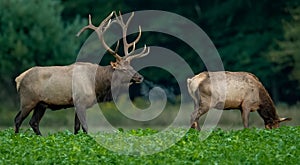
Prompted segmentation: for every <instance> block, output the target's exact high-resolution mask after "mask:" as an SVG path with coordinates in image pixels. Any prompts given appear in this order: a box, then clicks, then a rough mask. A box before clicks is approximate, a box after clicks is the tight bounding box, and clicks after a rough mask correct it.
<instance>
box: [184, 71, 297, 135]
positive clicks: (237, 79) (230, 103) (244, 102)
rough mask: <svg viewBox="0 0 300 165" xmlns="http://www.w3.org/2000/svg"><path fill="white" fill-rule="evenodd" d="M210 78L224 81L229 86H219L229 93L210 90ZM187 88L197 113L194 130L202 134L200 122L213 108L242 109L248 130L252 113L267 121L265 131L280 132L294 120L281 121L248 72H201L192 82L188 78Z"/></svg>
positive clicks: (193, 116) (269, 99) (193, 124)
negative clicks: (280, 125)
mask: <svg viewBox="0 0 300 165" xmlns="http://www.w3.org/2000/svg"><path fill="white" fill-rule="evenodd" d="M210 75H213V76H214V78H213V79H214V80H218V79H219V80H220V79H223V78H225V81H226V83H221V82H222V81H218V82H217V84H216V86H219V87H220V86H223V87H224V86H225V87H224V89H226V90H225V91H218V90H214V89H211V88H212V86H211V77H210ZM224 75H225V77H224ZM187 87H188V90H189V94H190V95H191V97H192V98H193V100H194V112H193V113H192V115H191V127H192V128H196V129H199V130H200V126H199V123H198V120H199V118H200V117H201V116H202V115H203V114H205V113H206V112H208V110H209V109H210V108H216V109H224V110H227V109H239V110H240V111H241V115H242V120H243V124H244V127H245V128H247V127H248V119H249V113H250V112H253V111H257V112H258V113H259V115H260V116H261V118H262V119H263V120H264V123H265V128H268V129H272V128H277V127H279V123H280V122H282V121H288V120H291V118H280V117H278V115H277V113H276V109H275V106H274V103H273V101H272V99H271V97H270V95H269V94H268V92H267V90H266V89H265V88H264V86H263V85H262V83H261V82H260V81H259V80H258V78H257V77H256V76H255V75H253V74H251V73H248V72H228V71H226V72H202V73H200V74H198V75H196V76H194V77H193V78H188V79H187ZM213 92H215V93H213ZM221 94H225V95H224V96H225V99H223V101H221V100H220V99H218V98H219V96H220V95H221ZM212 100H213V101H212ZM210 105H211V107H210Z"/></svg>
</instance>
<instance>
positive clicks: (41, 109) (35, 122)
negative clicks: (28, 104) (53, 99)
mask: <svg viewBox="0 0 300 165" xmlns="http://www.w3.org/2000/svg"><path fill="white" fill-rule="evenodd" d="M46 108H47V107H46V106H45V105H42V104H38V105H37V106H36V107H35V109H34V111H33V115H32V117H31V119H30V122H29V125H30V126H31V128H32V129H33V131H34V132H35V133H36V134H37V135H42V134H41V132H40V128H39V124H40V121H41V119H42V117H43V116H44V114H45V111H46Z"/></svg>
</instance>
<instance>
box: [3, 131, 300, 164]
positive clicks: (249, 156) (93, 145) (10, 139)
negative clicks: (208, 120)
mask: <svg viewBox="0 0 300 165" xmlns="http://www.w3.org/2000/svg"><path fill="white" fill-rule="evenodd" d="M173 131H174V132H176V131H178V130H177V129H174V130H173ZM22 132H23V133H20V134H14V131H13V129H6V130H2V131H0V164H33V163H36V164H74V163H75V164H207V163H208V164H239V163H240V164H271V163H272V164H273V163H274V162H276V163H278V164H283V163H284V164H297V163H298V156H299V155H300V150H299V147H300V145H299V144H300V143H299V135H300V126H296V127H287V126H284V127H281V128H278V129H273V130H265V129H256V128H253V129H243V130H231V131H224V130H221V129H217V130H214V131H213V132H212V134H211V135H210V136H209V137H208V138H207V139H206V140H204V141H200V140H199V135H200V133H201V132H198V131H195V130H190V131H189V132H188V133H186V134H185V136H184V137H183V138H182V139H181V140H180V141H178V142H177V143H176V144H174V145H173V146H172V147H171V148H169V149H167V150H165V151H162V152H158V153H156V154H152V155H147V156H131V155H122V154H120V153H115V152H112V151H110V150H107V149H106V148H104V147H102V146H101V145H99V144H98V143H97V142H96V141H95V140H94V139H93V138H92V137H91V136H90V135H87V134H84V133H82V132H81V133H79V134H78V135H73V134H72V133H71V132H70V131H64V132H58V133H55V134H49V135H48V136H45V137H43V136H36V135H34V134H33V132H32V131H31V130H28V131H26V130H23V131H22ZM156 133H158V131H156V130H152V129H137V130H128V131H126V130H122V131H119V132H115V133H103V132H100V133H99V136H103V138H106V139H105V140H109V138H111V137H112V136H129V135H130V136H150V135H153V134H156ZM162 138H163V137H162ZM166 140H167V139H166ZM145 146H147V145H145ZM120 147H121V146H120Z"/></svg>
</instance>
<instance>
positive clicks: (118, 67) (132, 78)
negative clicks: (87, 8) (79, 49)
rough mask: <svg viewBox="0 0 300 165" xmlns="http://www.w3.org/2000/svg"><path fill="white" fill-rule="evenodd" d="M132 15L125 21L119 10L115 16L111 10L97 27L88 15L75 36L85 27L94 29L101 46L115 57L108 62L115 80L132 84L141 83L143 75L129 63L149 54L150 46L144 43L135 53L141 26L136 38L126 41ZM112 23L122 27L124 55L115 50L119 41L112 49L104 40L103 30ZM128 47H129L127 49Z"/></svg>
mask: <svg viewBox="0 0 300 165" xmlns="http://www.w3.org/2000/svg"><path fill="white" fill-rule="evenodd" d="M113 16H115V19H114V20H112V19H111V18H112V17H113ZM133 16H134V13H132V14H131V16H130V17H129V18H128V20H127V21H126V22H124V20H123V17H122V15H121V12H119V16H117V14H116V12H115V11H113V12H112V13H111V14H110V15H109V16H108V17H106V18H105V19H104V20H103V21H102V22H101V23H100V25H99V26H98V27H96V26H94V25H93V24H92V20H91V15H89V24H88V25H87V26H85V27H83V28H82V29H81V30H80V31H79V32H78V33H77V36H79V35H80V34H81V33H82V32H83V31H85V30H86V29H91V30H94V31H95V32H96V34H97V36H98V38H99V40H100V41H101V43H102V45H103V47H104V48H105V49H106V50H107V51H108V52H109V53H110V54H111V55H113V56H114V57H115V59H116V61H115V62H110V65H111V66H112V68H113V69H114V71H115V75H117V80H120V81H121V83H128V82H129V84H132V83H133V82H135V83H141V82H142V81H143V79H144V78H143V76H142V75H140V74H139V73H138V72H137V71H136V70H134V69H133V67H132V66H131V65H130V62H131V60H132V59H134V58H140V57H144V56H146V55H148V54H149V52H150V48H148V47H147V46H146V45H145V46H144V48H143V50H142V51H141V52H140V53H137V54H134V53H135V45H136V43H137V42H138V41H139V40H140V38H141V35H142V30H141V27H140V26H139V34H138V36H137V38H136V39H135V40H134V41H133V42H131V43H128V42H127V38H126V36H127V29H128V25H129V23H130V21H131V20H132V18H133ZM112 23H117V24H119V25H120V26H121V28H122V39H123V45H124V54H125V55H124V56H123V57H121V56H120V55H119V54H118V53H117V51H118V49H119V41H118V42H117V46H116V48H115V50H112V49H111V48H110V47H109V46H108V45H107V44H106V42H105V40H104V36H103V34H104V32H105V31H106V30H107V29H108V28H109V27H110V25H111V24H112ZM129 49H131V50H130V51H129Z"/></svg>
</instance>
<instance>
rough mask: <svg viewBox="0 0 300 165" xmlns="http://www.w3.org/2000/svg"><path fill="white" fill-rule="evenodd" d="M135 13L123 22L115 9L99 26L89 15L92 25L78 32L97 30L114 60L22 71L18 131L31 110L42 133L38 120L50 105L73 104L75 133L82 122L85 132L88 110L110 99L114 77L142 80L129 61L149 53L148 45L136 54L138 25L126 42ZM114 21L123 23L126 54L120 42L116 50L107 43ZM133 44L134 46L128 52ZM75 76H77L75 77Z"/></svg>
mask: <svg viewBox="0 0 300 165" xmlns="http://www.w3.org/2000/svg"><path fill="white" fill-rule="evenodd" d="M113 15H115V17H116V20H114V21H111V18H112V16H113ZM132 17H133V14H132V15H131V17H130V18H129V19H128V21H127V22H126V23H124V22H123V19H122V17H121V15H120V16H119V17H117V15H116V13H115V12H112V13H111V14H110V15H109V16H108V17H107V18H106V19H104V20H103V22H102V23H101V24H100V25H99V26H98V27H96V26H94V25H93V24H92V23H91V16H89V25H88V26H85V27H83V28H82V29H81V31H80V32H79V33H78V34H77V35H78V36H79V35H80V34H81V33H82V32H83V31H85V30H87V29H92V30H94V31H95V32H96V33H97V35H98V38H99V39H100V41H101V43H102V45H103V47H104V48H105V49H106V50H107V51H108V52H109V53H111V54H112V55H113V56H114V57H115V58H116V62H111V65H108V66H99V65H97V64H92V63H83V62H79V63H74V64H72V65H69V66H50V67H33V68H31V69H28V70H27V71H25V72H23V73H22V74H21V75H19V76H18V77H17V78H16V79H15V81H16V86H17V91H18V93H19V96H20V111H19V112H18V114H17V115H16V117H15V132H16V133H18V132H19V128H20V126H21V124H22V122H23V120H24V119H25V118H26V117H27V116H28V115H29V113H30V112H31V111H32V110H34V112H33V115H32V118H31V120H30V122H29V124H30V126H31V127H32V129H33V130H34V132H35V133H36V134H38V135H41V132H40V130H39V122H40V120H41V118H42V117H43V115H44V113H45V111H46V109H47V108H49V109H52V110H59V109H62V108H68V107H74V106H75V126H74V133H75V134H76V133H78V131H79V129H80V126H82V129H83V131H84V132H87V131H88V126H87V123H86V112H85V111H86V109H87V108H90V107H91V106H93V105H94V104H95V103H96V102H103V101H108V100H110V99H111V86H112V85H111V84H112V81H118V82H119V84H122V85H130V84H131V83H132V82H136V83H140V82H142V81H143V77H142V76H141V75H140V74H138V73H137V72H136V71H135V70H134V69H133V68H132V66H131V65H130V61H131V60H132V59H133V58H139V57H142V56H145V55H147V54H148V53H149V48H147V47H146V46H145V47H144V49H143V50H142V51H141V52H140V53H138V54H133V53H134V50H135V44H136V42H138V41H139V39H140V37H141V29H140V28H139V29H140V31H139V35H138V37H137V38H136V40H135V41H134V42H133V43H127V40H126V31H127V27H128V24H129V22H130V20H131V18H132ZM112 23H118V24H120V26H121V27H122V30H123V44H124V53H125V56H123V57H121V56H119V55H118V54H117V49H118V45H119V42H118V44H117V48H116V50H115V51H113V50H112V49H111V48H109V47H108V46H107V44H106V43H105V41H104V38H103V33H104V32H105V31H106V30H107V28H108V27H109V26H110V25H111V24H112ZM130 47H132V49H131V51H130V52H128V49H129V48H130ZM113 74H114V75H117V76H116V78H114V80H112V77H113ZM74 76H76V78H75V79H74ZM74 80H75V81H74ZM72 87H73V88H74V87H75V88H76V93H74V91H73V89H72Z"/></svg>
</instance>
